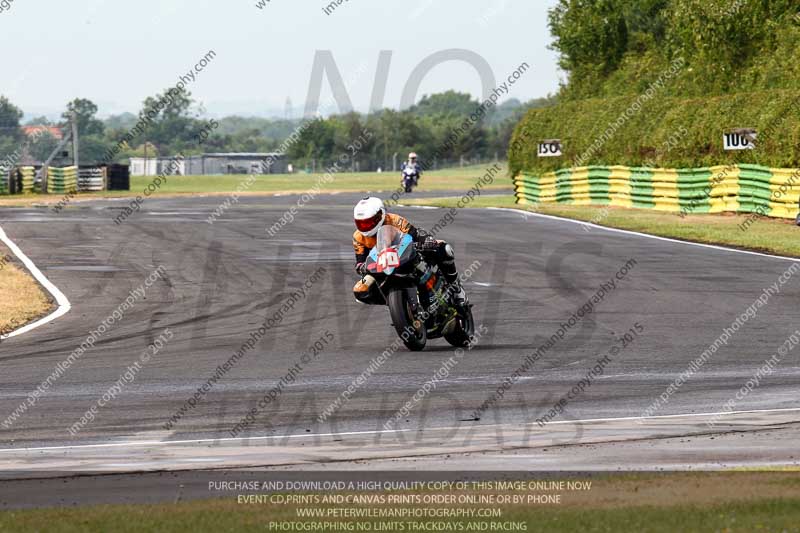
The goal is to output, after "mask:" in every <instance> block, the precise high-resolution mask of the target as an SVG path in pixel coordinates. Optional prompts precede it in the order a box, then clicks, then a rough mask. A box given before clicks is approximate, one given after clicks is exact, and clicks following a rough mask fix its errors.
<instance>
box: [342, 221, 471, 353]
mask: <svg viewBox="0 0 800 533" xmlns="http://www.w3.org/2000/svg"><path fill="white" fill-rule="evenodd" d="M366 266H367V271H368V272H369V274H368V275H367V276H365V283H366V284H367V286H368V289H367V290H366V291H364V292H363V293H362V296H359V297H358V300H359V301H361V302H362V303H365V304H370V305H388V306H389V314H390V315H391V317H392V323H393V325H394V328H395V330H396V331H397V334H398V335H399V336H400V338H401V339H402V341H403V344H405V345H406V347H407V348H408V349H409V350H413V351H419V350H422V349H423V348H425V344H426V343H427V341H428V339H436V338H439V337H444V339H445V340H446V341H447V342H449V343H450V344H452V345H453V346H458V347H467V346H468V345H469V342H470V338H471V337H473V335H474V334H475V321H474V320H473V318H472V305H470V304H467V305H466V306H465V308H463V309H462V308H459V307H458V306H457V305H456V304H455V300H454V295H455V291H456V288H455V287H453V286H452V285H450V284H449V283H447V282H446V281H445V279H444V277H443V276H442V275H441V273H440V272H439V267H438V266H437V265H435V264H431V263H429V262H428V261H426V260H425V257H424V255H423V254H422V253H421V252H420V251H419V250H418V249H417V247H416V246H415V245H414V242H413V240H412V238H411V236H410V235H408V234H406V233H403V232H402V231H400V230H399V229H397V228H396V227H394V226H389V225H384V226H382V227H381V228H380V229H379V230H378V234H377V244H376V246H375V248H373V249H372V250H371V251H370V254H369V257H368V258H367V265H366ZM370 278H372V279H370Z"/></svg>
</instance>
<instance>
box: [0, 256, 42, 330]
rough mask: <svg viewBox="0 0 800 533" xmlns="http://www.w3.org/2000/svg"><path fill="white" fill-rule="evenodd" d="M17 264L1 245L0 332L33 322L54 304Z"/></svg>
mask: <svg viewBox="0 0 800 533" xmlns="http://www.w3.org/2000/svg"><path fill="white" fill-rule="evenodd" d="M17 264H18V263H17V262H16V259H14V258H13V256H12V255H11V252H10V251H9V250H8V248H6V247H5V246H3V245H2V244H0V334H4V333H9V332H11V331H14V330H15V329H18V328H20V327H22V326H24V325H25V324H28V323H29V322H33V321H34V320H36V319H37V318H40V317H42V316H44V315H45V314H46V313H47V312H48V311H50V309H52V307H53V302H52V301H51V300H50V298H48V297H47V295H46V294H45V292H44V291H43V290H42V288H41V287H40V286H39V284H38V283H36V280H34V279H33V278H32V277H31V276H30V275H29V274H28V273H27V272H25V271H24V270H22V268H20V267H18V266H17Z"/></svg>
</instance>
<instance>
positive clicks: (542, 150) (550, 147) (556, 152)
mask: <svg viewBox="0 0 800 533" xmlns="http://www.w3.org/2000/svg"><path fill="white" fill-rule="evenodd" d="M538 156H539V157H561V141H560V140H559V139H551V140H549V141H542V142H540V143H539V151H538Z"/></svg>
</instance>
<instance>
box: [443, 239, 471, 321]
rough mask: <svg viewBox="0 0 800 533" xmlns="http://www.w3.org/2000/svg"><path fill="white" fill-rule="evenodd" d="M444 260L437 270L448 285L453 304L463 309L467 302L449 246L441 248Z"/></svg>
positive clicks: (453, 255)
mask: <svg viewBox="0 0 800 533" xmlns="http://www.w3.org/2000/svg"><path fill="white" fill-rule="evenodd" d="M442 251H443V255H444V258H443V260H442V261H441V263H440V264H439V268H440V270H441V272H442V275H443V276H444V279H445V280H446V281H447V283H448V284H449V285H450V287H451V289H450V292H451V294H452V295H453V303H454V304H455V305H456V307H458V308H459V309H464V308H465V307H466V306H467V305H468V304H469V302H468V301H467V293H466V292H465V291H464V287H462V286H461V281H460V280H459V279H458V269H457V268H456V258H455V254H454V253H453V248H452V247H451V246H450V245H449V244H445V245H444V246H443V250H442Z"/></svg>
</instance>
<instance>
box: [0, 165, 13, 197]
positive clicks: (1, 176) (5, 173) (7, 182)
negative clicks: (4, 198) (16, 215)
mask: <svg viewBox="0 0 800 533" xmlns="http://www.w3.org/2000/svg"><path fill="white" fill-rule="evenodd" d="M12 172H13V170H9V169H7V168H3V167H0V194H11V173H12Z"/></svg>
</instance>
